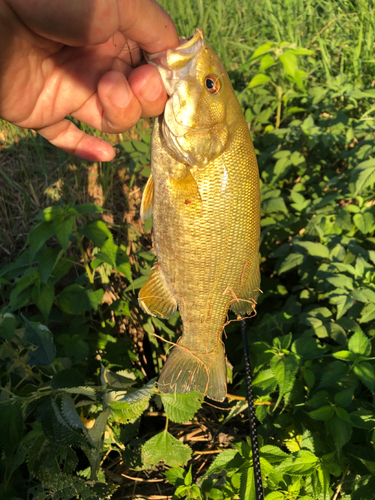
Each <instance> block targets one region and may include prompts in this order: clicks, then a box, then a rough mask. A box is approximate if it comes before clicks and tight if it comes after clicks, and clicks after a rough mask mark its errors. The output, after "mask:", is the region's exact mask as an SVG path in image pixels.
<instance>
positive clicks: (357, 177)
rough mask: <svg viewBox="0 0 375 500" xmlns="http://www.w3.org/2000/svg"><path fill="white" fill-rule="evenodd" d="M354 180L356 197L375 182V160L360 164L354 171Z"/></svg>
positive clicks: (371, 159)
mask: <svg viewBox="0 0 375 500" xmlns="http://www.w3.org/2000/svg"><path fill="white" fill-rule="evenodd" d="M352 180H353V181H354V183H355V195H358V194H361V193H362V191H363V190H364V189H365V188H367V187H368V186H370V185H372V184H373V183H374V182H375V159H374V158H370V159H369V160H366V161H363V162H362V163H359V164H358V165H357V166H356V167H355V168H354V169H353V170H352Z"/></svg>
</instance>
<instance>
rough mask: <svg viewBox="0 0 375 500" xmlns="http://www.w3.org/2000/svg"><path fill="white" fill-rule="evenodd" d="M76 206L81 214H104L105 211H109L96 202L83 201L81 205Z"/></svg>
mask: <svg viewBox="0 0 375 500" xmlns="http://www.w3.org/2000/svg"><path fill="white" fill-rule="evenodd" d="M74 208H75V210H76V211H77V212H78V213H79V214H93V213H99V214H102V213H103V212H109V210H107V209H105V208H103V207H100V206H99V205H95V203H82V204H81V205H76V206H75V207H74Z"/></svg>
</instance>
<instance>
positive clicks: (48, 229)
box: [29, 221, 55, 262]
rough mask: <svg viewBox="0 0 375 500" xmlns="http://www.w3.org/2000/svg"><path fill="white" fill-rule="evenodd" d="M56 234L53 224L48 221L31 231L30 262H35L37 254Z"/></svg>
mask: <svg viewBox="0 0 375 500" xmlns="http://www.w3.org/2000/svg"><path fill="white" fill-rule="evenodd" d="M54 234H55V228H54V225H53V223H51V222H46V221H44V222H40V223H39V224H38V225H36V226H35V227H34V228H33V229H32V230H31V231H30V234H29V245H30V253H29V259H30V262H32V261H33V259H34V257H35V255H36V253H37V252H38V251H39V250H40V249H41V248H42V246H43V245H44V243H45V242H46V241H47V240H49V239H50V238H52V236H54Z"/></svg>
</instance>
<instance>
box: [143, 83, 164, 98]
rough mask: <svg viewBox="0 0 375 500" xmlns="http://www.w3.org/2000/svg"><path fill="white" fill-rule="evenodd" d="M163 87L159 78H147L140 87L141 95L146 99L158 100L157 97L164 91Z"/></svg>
mask: <svg viewBox="0 0 375 500" xmlns="http://www.w3.org/2000/svg"><path fill="white" fill-rule="evenodd" d="M162 90H163V87H162V85H161V83H160V80H159V78H152V79H151V80H146V83H145V84H144V85H143V87H141V88H140V89H139V95H140V97H142V99H144V100H145V101H149V102H152V101H156V99H157V98H158V97H159V96H160V94H161V93H162Z"/></svg>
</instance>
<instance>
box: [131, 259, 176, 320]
mask: <svg viewBox="0 0 375 500" xmlns="http://www.w3.org/2000/svg"><path fill="white" fill-rule="evenodd" d="M138 301H139V304H140V306H141V307H142V309H143V310H144V311H145V312H146V313H147V314H151V316H156V317H158V318H170V317H171V316H172V315H173V314H174V313H175V312H176V310H177V302H176V300H175V298H174V297H173V296H172V294H171V292H170V291H169V289H168V287H167V284H166V282H165V279H164V277H163V276H162V275H161V271H160V269H158V268H156V269H154V271H153V272H152V274H151V275H150V276H149V278H148V280H147V281H146V284H145V285H143V287H142V288H141V290H140V291H139V295H138Z"/></svg>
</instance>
